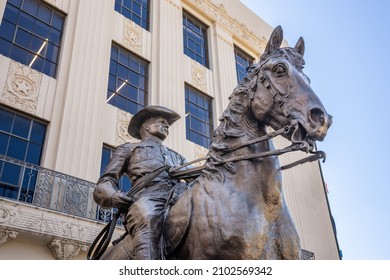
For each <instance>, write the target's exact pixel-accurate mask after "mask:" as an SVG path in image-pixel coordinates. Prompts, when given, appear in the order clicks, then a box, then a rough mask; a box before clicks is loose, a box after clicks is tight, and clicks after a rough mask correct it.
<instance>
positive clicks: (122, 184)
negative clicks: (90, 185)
mask: <svg viewBox="0 0 390 280" xmlns="http://www.w3.org/2000/svg"><path fill="white" fill-rule="evenodd" d="M114 151H115V149H114V148H111V147H108V146H103V151H102V161H101V164H100V175H101V174H103V172H104V170H105V169H106V167H107V165H108V162H109V161H110V158H111V157H112V154H113V152H114ZM130 188H131V182H130V180H129V178H128V177H127V176H122V178H121V179H120V180H119V190H121V191H124V192H128V191H129V190H130Z"/></svg>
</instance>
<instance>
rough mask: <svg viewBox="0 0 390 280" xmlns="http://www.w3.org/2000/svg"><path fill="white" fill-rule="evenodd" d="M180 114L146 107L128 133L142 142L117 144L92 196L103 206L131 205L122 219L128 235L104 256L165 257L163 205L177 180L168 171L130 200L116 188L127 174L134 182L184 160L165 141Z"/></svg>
mask: <svg viewBox="0 0 390 280" xmlns="http://www.w3.org/2000/svg"><path fill="white" fill-rule="evenodd" d="M179 118H180V116H179V115H178V114H177V113H176V112H174V111H172V110H170V109H168V108H165V107H161V106H148V107H145V108H144V109H142V110H141V111H139V112H138V113H136V114H135V115H134V116H133V118H132V119H131V121H130V124H129V127H128V132H129V134H130V135H131V136H133V137H135V138H137V139H140V140H141V142H139V143H126V144H123V145H120V146H118V147H117V149H116V150H115V152H114V154H113V155H112V158H111V159H110V162H109V164H108V166H107V168H106V170H105V171H104V173H103V174H102V176H101V177H100V179H99V180H98V182H97V186H96V188H95V191H94V199H95V201H96V203H98V204H99V205H101V206H102V207H115V208H118V209H127V208H128V210H127V212H125V213H126V216H125V217H124V224H125V227H126V231H127V234H126V236H125V237H124V238H123V239H122V240H121V241H120V242H119V243H117V244H116V245H115V246H113V247H111V248H110V249H109V250H108V251H107V252H106V253H105V254H104V255H103V257H102V259H160V258H161V256H160V252H159V240H160V235H161V230H162V223H163V214H164V208H165V205H166V202H167V197H168V195H169V193H170V191H171V190H172V188H173V187H174V186H175V185H176V184H177V183H178V181H177V180H176V179H173V178H171V177H170V175H169V172H167V171H164V172H162V173H160V174H159V175H158V176H157V177H155V178H154V179H153V180H152V181H151V182H150V183H149V184H148V185H147V186H146V187H144V188H142V189H140V190H139V191H138V192H136V193H135V194H134V196H133V197H131V198H129V197H127V196H126V195H125V194H124V193H122V192H119V191H118V188H117V186H118V181H119V179H120V177H121V176H122V175H123V174H126V175H127V176H128V177H129V178H130V180H131V182H132V183H133V186H134V185H137V182H139V180H142V178H143V177H144V176H145V175H147V174H150V173H151V172H153V171H155V170H156V169H158V168H160V167H162V166H171V167H175V166H180V165H183V164H184V163H186V160H185V158H184V157H183V156H181V155H180V154H178V153H177V152H175V151H173V150H171V149H169V148H167V147H166V146H165V145H163V144H162V142H163V141H164V140H165V138H166V137H167V136H168V128H169V126H170V125H172V124H173V123H174V122H175V121H177V120H178V119H179Z"/></svg>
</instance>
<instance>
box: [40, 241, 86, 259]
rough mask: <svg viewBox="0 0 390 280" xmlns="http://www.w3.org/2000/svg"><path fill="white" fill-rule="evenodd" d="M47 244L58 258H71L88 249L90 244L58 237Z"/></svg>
mask: <svg viewBox="0 0 390 280" xmlns="http://www.w3.org/2000/svg"><path fill="white" fill-rule="evenodd" d="M47 246H48V247H49V249H50V251H51V253H52V254H53V256H54V258H55V259H57V260H70V259H72V258H74V257H76V256H77V255H79V254H80V253H81V252H86V251H87V250H88V246H87V245H85V244H82V243H80V242H77V241H74V240H66V239H57V238H55V239H53V240H52V241H51V242H50V243H49V244H47Z"/></svg>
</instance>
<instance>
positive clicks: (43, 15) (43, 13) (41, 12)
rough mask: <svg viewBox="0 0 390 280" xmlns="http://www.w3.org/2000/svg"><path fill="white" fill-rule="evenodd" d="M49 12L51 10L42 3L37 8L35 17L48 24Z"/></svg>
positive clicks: (49, 19)
mask: <svg viewBox="0 0 390 280" xmlns="http://www.w3.org/2000/svg"><path fill="white" fill-rule="evenodd" d="M51 14H52V12H51V10H50V9H48V8H46V7H45V6H43V5H40V6H39V8H38V14H37V18H39V19H40V20H42V21H44V22H46V23H47V24H50V21H51Z"/></svg>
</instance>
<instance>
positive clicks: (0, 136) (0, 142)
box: [0, 132, 9, 155]
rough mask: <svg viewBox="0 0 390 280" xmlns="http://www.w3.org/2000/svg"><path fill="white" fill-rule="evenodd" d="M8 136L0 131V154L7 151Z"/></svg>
mask: <svg viewBox="0 0 390 280" xmlns="http://www.w3.org/2000/svg"><path fill="white" fill-rule="evenodd" d="M8 141H9V136H8V135H7V134H5V133H2V132H0V155H5V154H6V153H7V147H8Z"/></svg>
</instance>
